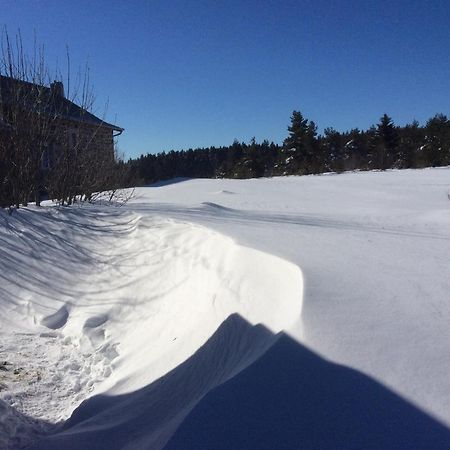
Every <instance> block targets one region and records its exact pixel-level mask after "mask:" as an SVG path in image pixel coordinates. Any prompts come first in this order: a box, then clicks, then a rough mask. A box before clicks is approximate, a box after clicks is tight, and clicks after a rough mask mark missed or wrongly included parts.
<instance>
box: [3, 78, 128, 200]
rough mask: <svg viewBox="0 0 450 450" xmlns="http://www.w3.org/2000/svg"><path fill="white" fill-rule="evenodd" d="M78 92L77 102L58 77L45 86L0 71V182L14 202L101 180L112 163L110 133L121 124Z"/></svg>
mask: <svg viewBox="0 0 450 450" xmlns="http://www.w3.org/2000/svg"><path fill="white" fill-rule="evenodd" d="M81 97H83V98H82V102H81V103H82V105H81V106H80V105H77V104H76V103H75V102H74V101H72V100H71V99H69V98H67V97H66V96H65V93H64V85H63V83H62V82H60V81H54V82H53V83H51V84H50V86H44V85H43V83H31V82H28V81H22V80H18V79H15V78H12V77H7V76H2V75H0V182H1V184H2V191H3V192H4V193H6V192H9V194H8V195H7V198H9V197H11V198H12V197H14V198H15V199H16V200H14V203H17V202H18V200H17V197H20V202H21V203H26V202H27V201H28V199H29V198H32V197H35V198H36V201H37V202H38V201H39V198H40V193H42V192H47V193H49V194H50V195H53V198H55V196H56V197H58V196H65V195H74V194H76V193H82V192H84V193H85V192H86V190H89V189H94V188H97V189H101V188H102V187H103V186H104V185H105V183H103V184H102V183H99V182H97V183H94V181H99V178H100V177H101V175H102V173H103V174H104V172H105V170H106V169H105V167H106V166H108V164H109V167H111V165H112V164H113V163H114V156H115V155H114V138H115V137H117V136H119V135H120V134H121V133H122V132H123V131H124V130H123V128H121V127H118V126H117V125H114V124H111V123H108V122H106V121H104V120H102V119H100V118H99V117H97V116H95V115H94V114H92V113H90V112H89V111H88V106H89V105H87V104H88V99H87V96H81ZM83 103H84V104H83ZM52 169H53V170H52ZM82 171H84V172H83V173H81V172H82ZM88 172H89V173H88ZM89 177H90V178H89ZM88 179H89V180H91V181H90V182H89V183H90V186H86V184H89V183H88ZM92 180H94V181H92ZM69 185H70V186H69ZM19 191H20V192H21V194H20V195H19V194H14V193H15V192H19ZM67 191H69V194H67ZM9 201H10V200H1V199H0V203H3V204H4V203H8V202H9Z"/></svg>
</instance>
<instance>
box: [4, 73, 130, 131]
mask: <svg viewBox="0 0 450 450" xmlns="http://www.w3.org/2000/svg"><path fill="white" fill-rule="evenodd" d="M13 100H14V101H15V102H17V101H19V102H21V103H22V105H23V107H25V108H27V109H29V110H33V111H35V112H37V113H41V114H42V113H43V114H49V115H55V116H58V117H60V118H63V119H67V120H72V121H75V122H82V123H89V124H92V125H98V126H102V127H107V128H111V129H112V130H114V131H120V132H122V131H123V128H121V127H119V126H117V125H113V124H111V123H108V122H105V121H104V120H102V119H100V118H99V117H97V116H95V115H94V114H91V113H90V112H89V111H87V110H85V109H83V108H81V107H80V106H78V105H77V104H75V103H74V102H72V101H70V100H69V99H67V98H65V97H64V96H62V95H59V94H57V93H56V92H55V90H53V89H51V88H50V87H47V86H42V85H39V84H34V83H29V82H27V81H21V80H16V79H15V78H11V77H5V76H3V75H0V103H3V104H5V105H8V104H11V103H12V102H13Z"/></svg>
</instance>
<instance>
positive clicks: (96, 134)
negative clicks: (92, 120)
mask: <svg viewBox="0 0 450 450" xmlns="http://www.w3.org/2000/svg"><path fill="white" fill-rule="evenodd" d="M55 127H57V128H59V130H58V131H57V133H58V134H59V136H61V132H62V133H63V135H62V140H63V141H64V142H65V143H68V144H69V146H70V147H73V148H75V149H77V150H81V151H85V150H86V151H88V152H91V153H93V154H96V155H102V154H103V155H105V157H107V158H108V159H109V158H111V159H114V139H113V130H112V129H111V128H108V127H104V126H101V125H93V124H89V123H85V122H75V121H70V120H63V121H60V122H59V123H57V124H56V125H55ZM60 139H61V137H60Z"/></svg>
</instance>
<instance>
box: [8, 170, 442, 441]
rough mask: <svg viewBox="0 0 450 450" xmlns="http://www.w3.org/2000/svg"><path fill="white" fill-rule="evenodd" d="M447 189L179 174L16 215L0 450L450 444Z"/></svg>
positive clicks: (418, 181)
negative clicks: (97, 198)
mask: <svg viewBox="0 0 450 450" xmlns="http://www.w3.org/2000/svg"><path fill="white" fill-rule="evenodd" d="M449 188H450V168H436V169H423V170H403V171H387V172H358V173H346V174H340V175H336V174H325V175H320V176H305V177H280V178H271V179H252V180H198V179H197V180H186V179H180V180H172V181H171V182H167V183H159V184H156V185H153V186H149V187H146V188H139V189H137V190H136V192H135V196H134V198H133V199H132V200H131V201H130V202H128V203H127V205H125V206H122V207H112V206H109V207H108V206H88V205H84V206H81V207H71V208H56V207H52V206H45V207H42V208H39V209H38V208H32V207H31V208H24V209H21V210H19V211H17V212H15V213H14V214H13V215H12V216H8V215H7V214H6V213H5V212H2V213H1V216H0V224H1V228H0V242H1V247H0V248H1V253H2V254H1V258H0V277H1V286H2V289H1V291H0V325H1V326H0V364H1V365H2V366H1V367H2V369H1V370H0V448H2V449H3V448H5V449H15V448H25V447H27V446H30V445H31V448H34V449H59V448H65V449H80V448H90V449H91V448H92V449H111V448H126V449H148V448H150V449H158V448H163V447H164V446H167V448H275V445H276V448H299V447H298V446H299V445H300V444H302V448H333V446H334V447H336V446H337V447H341V448H342V447H343V446H345V447H347V448H381V447H382V446H383V445H384V446H385V447H386V446H390V447H391V448H399V446H400V445H404V446H408V447H410V448H411V445H407V444H411V443H413V444H416V445H415V446H416V448H420V447H421V444H423V442H425V443H426V442H430V443H432V445H431V446H430V447H429V448H438V447H440V446H441V447H442V448H445V446H446V445H447V444H449V443H450V438H449V437H448V433H447V430H448V427H449V426H450V376H449V374H450V327H449V323H450V256H449V255H450V199H449V196H448V193H449ZM284 364H287V365H286V366H284ZM277 368H279V371H277ZM308 371H310V372H308ZM264 377H266V378H264ZM336 380H339V381H336ZM311 383H312V384H311ZM314 383H317V386H316V384H314ZM354 397H357V399H356V400H355V398H354ZM334 398H336V400H335V401H334V402H333V401H332V400H330V399H334ZM327 402H328V403H327ZM358 402H359V403H358ZM361 405H362V406H361ZM358 408H361V409H358ZM349 411H351V412H349ZM371 411H376V413H373V414H375V416H371V414H372V412H371ZM366 414H367V418H365V419H364V418H363V419H361V417H362V416H364V415H366ZM389 414H392V416H389ZM394 416H395V417H394ZM393 417H394V419H393ZM373 418H375V419H376V420H372V419H373ZM67 419H68V420H67ZM358 420H361V424H362V425H361V424H359V422H358ZM64 421H66V422H64ZM356 423H357V424H358V425H355V424H356ZM380 424H381V425H380ZM384 424H386V428H382V427H384V426H385V425H384ZM408 424H409V425H408ZM358 426H359V428H358ZM408 426H410V428H408ZM333 427H334V428H333ZM376 427H381V428H376ZM421 427H422V429H421ZM349 429H351V430H352V431H348V430H349ZM327 430H329V432H328V433H327ZM380 430H381V431H382V432H381V431H380ZM386 430H388V431H389V432H386ZM371 433H372V434H371ZM415 433H416V434H417V435H416V434H415ZM362 435H364V436H365V438H364V439H365V440H364V441H361V442H364V444H361V442H360V441H358V439H359V438H360V436H362ZM368 436H369V437H368ZM418 436H419V437H418ZM421 436H422V438H423V439H424V441H423V442H422V443H420V442H419V441H418V439H419V440H420V439H421ZM391 438H392V439H391ZM371 439H372V440H371ZM383 439H384V440H383ZM389 439H391V440H389ZM396 439H397V440H396ZM346 444H348V445H346ZM394 444H398V445H394ZM380 446H381V447H380ZM413 447H414V445H413ZM422 448H423V447H422Z"/></svg>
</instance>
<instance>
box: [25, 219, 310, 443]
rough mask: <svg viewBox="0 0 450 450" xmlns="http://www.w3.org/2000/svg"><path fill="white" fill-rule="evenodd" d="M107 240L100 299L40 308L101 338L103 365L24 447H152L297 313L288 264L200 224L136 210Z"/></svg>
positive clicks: (73, 329) (297, 277) (295, 272)
mask: <svg viewBox="0 0 450 450" xmlns="http://www.w3.org/2000/svg"><path fill="white" fill-rule="evenodd" d="M120 239H123V236H120ZM118 248H120V252H118V254H117V255H116V256H115V255H114V254H111V255H110V261H111V264H112V265H113V266H114V269H112V268H105V270H106V271H107V272H108V271H109V276H106V277H105V279H102V277H100V281H99V292H101V293H102V294H101V295H100V297H98V298H97V299H96V300H95V301H93V297H94V298H95V296H94V295H93V293H92V292H91V293H90V297H91V303H89V302H86V301H81V302H80V305H79V307H77V305H76V304H75V305H72V306H71V310H70V314H68V316H67V317H66V313H65V310H64V311H59V312H58V311H55V313H56V315H55V316H53V317H52V319H51V320H50V319H49V318H47V322H48V324H49V325H55V324H56V325H59V324H61V323H62V322H63V321H64V320H65V321H66V322H64V325H63V327H62V330H67V331H70V334H72V335H73V334H76V333H79V334H81V335H84V336H86V337H88V338H89V339H90V340H91V341H92V340H93V342H94V343H95V342H96V341H95V339H99V342H101V343H103V345H105V343H107V344H108V345H109V346H113V348H114V349H116V350H117V355H118V356H117V357H116V358H115V359H112V363H111V364H112V373H111V375H110V376H109V377H108V378H107V379H106V380H105V381H104V382H103V383H102V384H101V385H100V386H99V387H98V388H97V389H96V391H95V394H96V395H94V396H93V397H92V398H90V399H88V400H86V401H85V402H84V403H82V404H81V405H80V406H79V407H78V408H77V409H76V410H75V411H74V413H73V415H72V417H71V418H70V419H69V420H68V421H67V423H66V425H65V426H64V429H63V431H60V432H59V433H58V434H55V435H53V436H49V437H47V438H46V439H44V440H42V441H40V442H39V443H37V444H36V445H35V446H34V447H33V448H36V449H43V448H45V449H54V448H55V449H56V448H61V447H62V446H64V448H66V449H71V448H74V449H75V448H77V449H78V448H87V447H89V446H90V447H91V448H96V449H102V448H104V449H107V448H108V449H109V448H130V449H131V448H136V449H140V448H152V449H155V448H162V447H163V446H164V445H165V443H166V442H167V441H168V439H170V437H171V436H172V434H173V433H174V432H175V431H176V429H177V427H178V426H179V424H180V423H181V422H182V421H183V419H184V418H185V417H186V416H187V415H188V414H189V412H190V411H191V410H192V408H193V407H194V406H195V405H196V404H197V403H198V402H199V401H200V400H201V398H202V397H203V396H204V395H206V394H207V393H208V392H209V391H210V390H211V389H213V388H215V387H216V386H218V385H220V384H221V383H223V382H225V381H227V380H228V379H230V378H231V377H233V376H234V375H235V374H237V373H238V372H239V371H241V370H242V369H244V368H245V367H247V366H248V365H249V364H251V363H252V362H253V361H255V360H256V359H257V358H258V357H259V356H261V355H262V353H264V352H265V350H267V348H268V347H269V346H270V345H272V344H273V343H274V342H275V340H276V333H278V332H280V331H282V330H285V329H287V328H289V327H290V326H291V325H292V324H293V323H294V322H295V321H297V320H298V318H299V316H300V314H301V307H302V291H303V279H302V273H301V270H300V269H299V267H297V266H296V265H294V264H292V263H290V262H288V261H286V260H283V259H280V258H278V257H276V256H273V255H269V254H266V253H263V252H261V251H258V250H254V249H250V248H246V247H243V246H240V245H238V244H236V243H235V242H234V241H233V240H232V239H230V238H228V237H226V236H224V235H221V234H219V233H217V232H214V231H212V230H210V229H207V228H203V227H200V226H197V225H193V224H191V223H182V222H175V221H173V220H169V219H164V218H154V217H145V216H144V217H140V218H139V221H138V223H137V227H136V229H134V230H133V233H131V234H130V235H129V240H128V242H127V243H126V246H125V245H124V244H123V243H122V245H119V246H118ZM112 270H114V273H116V274H118V273H120V274H121V277H119V278H117V277H116V278H114V279H111V275H112V272H111V271H112ZM125 281H126V282H125ZM107 282H108V283H109V286H108V289H107V290H106V286H103V283H107ZM102 287H105V290H104V289H102ZM105 291H106V292H105ZM104 296H107V297H108V298H109V299H110V301H109V302H105V301H104ZM93 332H95V333H99V332H101V333H100V334H101V336H100V337H98V336H97V337H96V336H95V333H94V336H92V333H93ZM114 356H115V355H114Z"/></svg>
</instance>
